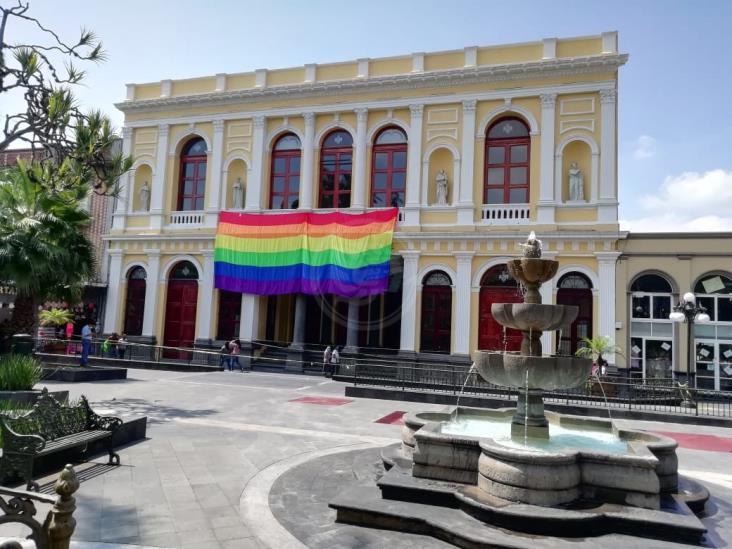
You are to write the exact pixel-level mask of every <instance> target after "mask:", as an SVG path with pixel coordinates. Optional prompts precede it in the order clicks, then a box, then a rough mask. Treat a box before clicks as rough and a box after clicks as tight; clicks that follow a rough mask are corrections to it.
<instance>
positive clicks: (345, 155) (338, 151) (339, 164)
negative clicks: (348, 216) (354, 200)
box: [318, 130, 353, 208]
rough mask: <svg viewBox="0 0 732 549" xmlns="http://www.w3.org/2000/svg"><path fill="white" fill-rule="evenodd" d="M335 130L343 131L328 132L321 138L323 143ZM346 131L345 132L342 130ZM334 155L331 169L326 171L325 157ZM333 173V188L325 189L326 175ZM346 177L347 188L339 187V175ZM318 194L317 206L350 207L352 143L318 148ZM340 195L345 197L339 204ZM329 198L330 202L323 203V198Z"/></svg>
mask: <svg viewBox="0 0 732 549" xmlns="http://www.w3.org/2000/svg"><path fill="white" fill-rule="evenodd" d="M336 132H344V130H335V131H334V132H331V133H329V134H328V135H326V136H325V138H324V139H323V143H325V142H326V141H327V140H328V138H329V137H330V136H331V135H332V134H333V133H336ZM344 133H347V132H344ZM326 155H327V156H334V157H335V158H334V162H333V169H332V170H331V171H328V172H327V173H326V170H325V167H326V160H325V157H326ZM346 165H350V166H351V167H350V168H346V167H345V166H346ZM330 174H332V175H333V188H332V189H331V190H325V189H324V188H323V183H324V181H325V176H326V175H330ZM342 176H345V177H348V188H347V189H341V188H340V186H339V185H338V182H339V181H340V180H341V177H342ZM319 181H320V194H319V196H318V208H350V207H351V186H352V185H353V145H349V146H347V147H328V146H326V145H323V146H322V147H321V148H320V179H319ZM341 197H345V198H346V199H347V200H344V204H341V203H340V202H341ZM325 198H330V199H331V204H330V205H327V204H324V203H323V202H324V199H325Z"/></svg>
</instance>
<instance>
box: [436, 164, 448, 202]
mask: <svg viewBox="0 0 732 549" xmlns="http://www.w3.org/2000/svg"><path fill="white" fill-rule="evenodd" d="M435 184H436V185H437V205H438V206H447V174H446V173H445V170H440V171H439V173H438V174H437V175H436V176H435Z"/></svg>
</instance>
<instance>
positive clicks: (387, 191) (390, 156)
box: [371, 127, 407, 208]
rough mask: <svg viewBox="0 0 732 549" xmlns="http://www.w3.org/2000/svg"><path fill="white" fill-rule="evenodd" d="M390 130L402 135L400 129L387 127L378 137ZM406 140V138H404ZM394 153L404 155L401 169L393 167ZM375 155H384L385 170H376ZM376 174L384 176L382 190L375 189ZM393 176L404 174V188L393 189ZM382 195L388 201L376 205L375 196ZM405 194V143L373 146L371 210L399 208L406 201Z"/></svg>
mask: <svg viewBox="0 0 732 549" xmlns="http://www.w3.org/2000/svg"><path fill="white" fill-rule="evenodd" d="M390 129H396V130H399V131H400V132H402V133H404V132H403V131H402V130H401V128H395V127H388V128H384V129H383V130H381V132H379V135H381V133H383V132H385V131H387V130H390ZM378 138H379V137H378V136H377V137H376V139H375V140H374V142H376V141H377V140H378ZM405 139H406V136H405ZM396 153H404V167H403V168H397V167H395V165H394V155H395V154H396ZM377 154H386V155H387V160H386V167H385V168H377V166H376V155H377ZM377 174H386V187H384V188H383V189H377V188H376V176H377ZM394 174H404V186H403V187H402V188H401V189H400V188H395V187H394V183H393V181H394ZM379 194H383V195H384V196H385V198H386V199H387V200H388V201H384V203H383V204H377V203H376V195H379ZM395 194H396V195H397V201H396V203H395V201H394V195H395ZM406 194H407V143H406V142H405V143H393V144H381V145H376V144H375V145H374V146H373V150H372V151H371V207H372V208H390V207H395V206H397V207H401V206H404V202H405V200H406Z"/></svg>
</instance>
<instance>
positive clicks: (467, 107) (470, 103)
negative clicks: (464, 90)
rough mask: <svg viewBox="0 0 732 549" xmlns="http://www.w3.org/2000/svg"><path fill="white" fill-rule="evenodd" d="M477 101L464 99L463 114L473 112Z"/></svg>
mask: <svg viewBox="0 0 732 549" xmlns="http://www.w3.org/2000/svg"><path fill="white" fill-rule="evenodd" d="M477 105H478V101H477V100H475V99H466V100H464V101H463V112H475V107H476V106H477Z"/></svg>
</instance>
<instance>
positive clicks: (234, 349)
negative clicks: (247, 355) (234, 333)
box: [229, 339, 244, 372]
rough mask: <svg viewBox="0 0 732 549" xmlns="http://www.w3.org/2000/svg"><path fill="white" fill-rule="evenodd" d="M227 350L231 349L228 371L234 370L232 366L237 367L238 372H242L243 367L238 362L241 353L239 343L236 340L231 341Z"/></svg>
mask: <svg viewBox="0 0 732 549" xmlns="http://www.w3.org/2000/svg"><path fill="white" fill-rule="evenodd" d="M229 349H231V355H230V356H231V360H230V361H229V371H231V370H233V369H234V366H238V367H239V370H241V371H242V372H243V371H244V367H243V366H242V365H241V363H240V362H239V353H241V343H240V342H239V340H238V339H232V340H231V341H230V342H229Z"/></svg>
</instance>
